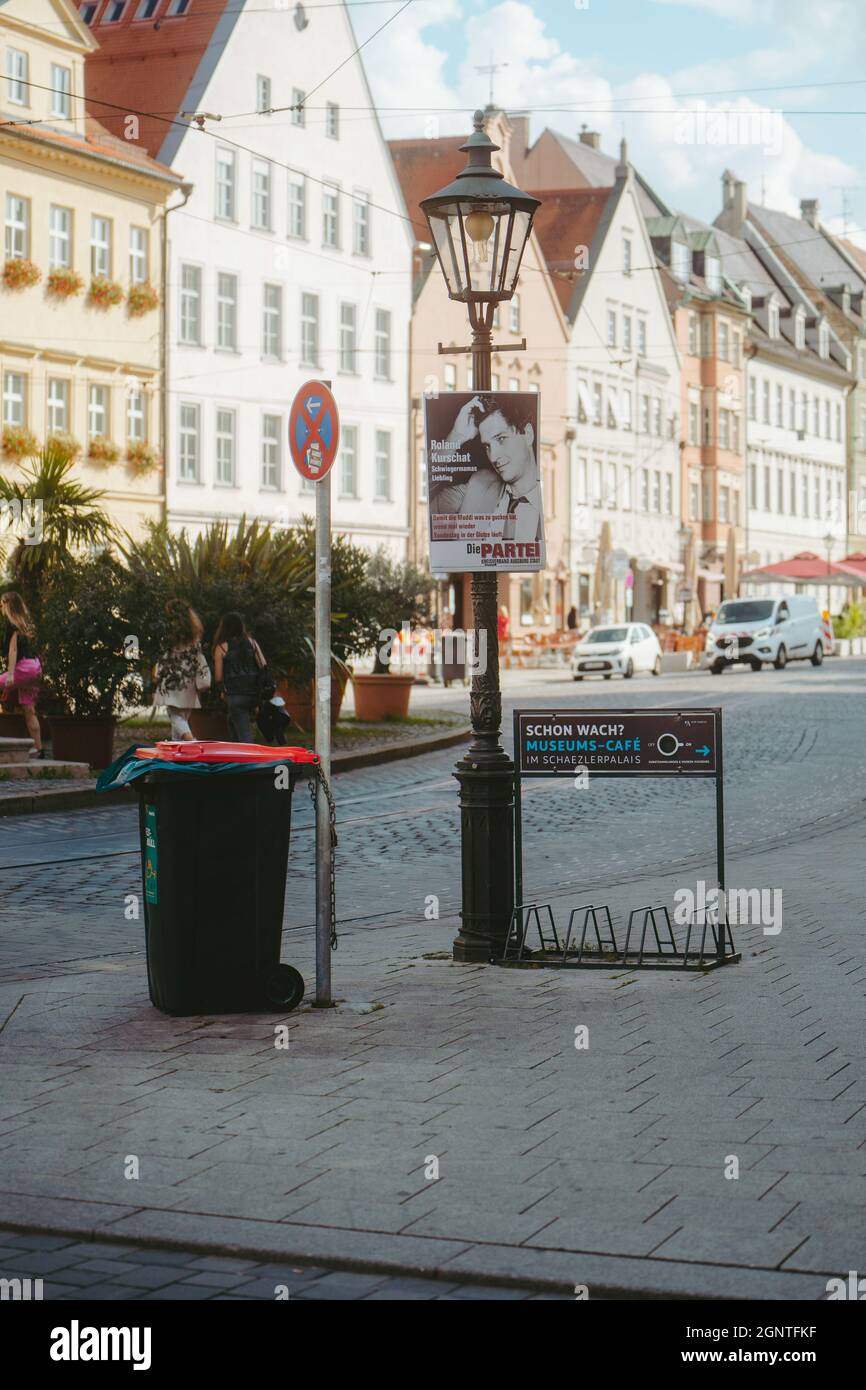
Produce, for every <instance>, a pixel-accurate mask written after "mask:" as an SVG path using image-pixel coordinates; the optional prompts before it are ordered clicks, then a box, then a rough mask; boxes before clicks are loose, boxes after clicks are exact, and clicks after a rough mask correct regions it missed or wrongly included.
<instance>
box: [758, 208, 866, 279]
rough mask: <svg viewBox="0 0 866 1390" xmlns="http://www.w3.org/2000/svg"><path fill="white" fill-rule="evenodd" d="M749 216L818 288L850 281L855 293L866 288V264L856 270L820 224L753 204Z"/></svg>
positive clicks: (774, 247) (770, 243) (772, 244)
mask: <svg viewBox="0 0 866 1390" xmlns="http://www.w3.org/2000/svg"><path fill="white" fill-rule="evenodd" d="M749 218H750V220H751V221H753V222H754V223H755V225H756V226H758V227H760V228H761V230H762V231H763V232H764V234H765V236H766V238H767V241H768V243H769V245H770V247H771V248H772V249H773V250H774V251H778V252H780V253H782V255H783V257H784V258H786V259H787V260H789V261H790V262H791V263H792V264H793V265H794V266H795V267H796V269H797V270H799V271H800V272H801V273H802V275H804V276H805V277H806V279H808V280H809V281H811V283H812V284H813V285H814V286H815V288H816V289H818V290H822V291H826V290H828V289H835V288H836V286H838V285H841V284H843V283H844V282H845V281H846V280H847V281H848V283H849V285H850V287H851V290H852V292H856V291H857V290H866V265H864V269H863V272H862V273H861V274H860V275H858V274H857V272H856V271H853V270H852V269H851V266H850V265H849V263H848V261H847V260H846V259H845V257H844V255H843V254H842V253H841V251H840V250H839V248H838V246H837V245H836V244H835V241H834V239H833V238H832V237H831V236H828V235H827V234H826V233H825V232H824V231H823V229H821V228H820V227H813V226H812V224H811V223H810V222H806V221H805V220H804V219H803V218H802V217H791V216H789V215H788V213H786V212H776V210H775V209H774V208H765V207H759V206H756V205H755V204H753V203H750V204H749ZM860 254H861V255H864V253H863V252H861V253H860Z"/></svg>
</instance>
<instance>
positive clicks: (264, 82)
mask: <svg viewBox="0 0 866 1390" xmlns="http://www.w3.org/2000/svg"><path fill="white" fill-rule="evenodd" d="M270 108H271V79H270V78H269V77H263V76H262V75H261V73H259V74H258V75H257V77H256V110H257V111H258V112H259V113H260V114H269V112H270Z"/></svg>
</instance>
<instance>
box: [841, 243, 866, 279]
mask: <svg viewBox="0 0 866 1390" xmlns="http://www.w3.org/2000/svg"><path fill="white" fill-rule="evenodd" d="M837 240H838V242H839V245H840V246H841V247H842V249H843V250H844V251H845V252H846V253H847V255H848V256H849V257H850V259H851V260H852V261H854V262H856V264H857V265H858V266H859V267H861V268H862V272H863V277H864V279H866V251H864V250H863V247H862V246H855V245H854V243H853V241H849V240H848V239H847V237H842V236H840V237H838V238H837ZM846 264H847V262H846Z"/></svg>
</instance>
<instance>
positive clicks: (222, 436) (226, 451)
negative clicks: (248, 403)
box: [215, 407, 236, 487]
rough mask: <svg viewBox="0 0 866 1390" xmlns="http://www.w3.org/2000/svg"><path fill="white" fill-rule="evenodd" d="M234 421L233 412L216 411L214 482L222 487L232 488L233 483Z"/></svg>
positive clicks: (223, 409)
mask: <svg viewBox="0 0 866 1390" xmlns="http://www.w3.org/2000/svg"><path fill="white" fill-rule="evenodd" d="M235 421H236V416H235V412H234V411H233V410H226V409H225V408H224V407H223V408H220V409H218V410H217V413H216V432H215V439H216V477H215V482H217V483H220V484H222V485H223V486H224V487H233V486H234V481H235Z"/></svg>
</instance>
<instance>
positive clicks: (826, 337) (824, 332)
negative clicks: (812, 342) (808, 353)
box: [818, 323, 830, 357]
mask: <svg viewBox="0 0 866 1390" xmlns="http://www.w3.org/2000/svg"><path fill="white" fill-rule="evenodd" d="M818 356H819V357H829V356H830V330H829V328H828V327H827V325H826V323H822V324H819V326H818Z"/></svg>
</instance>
